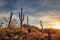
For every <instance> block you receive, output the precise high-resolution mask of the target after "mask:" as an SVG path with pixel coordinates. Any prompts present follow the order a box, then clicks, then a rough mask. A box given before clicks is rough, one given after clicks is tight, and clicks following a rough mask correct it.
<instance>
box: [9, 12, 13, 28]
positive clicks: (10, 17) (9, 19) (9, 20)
mask: <svg viewBox="0 0 60 40" xmlns="http://www.w3.org/2000/svg"><path fill="white" fill-rule="evenodd" d="M12 15H13V13H12V12H11V15H10V19H9V24H8V28H9V27H10V25H11V20H12Z"/></svg>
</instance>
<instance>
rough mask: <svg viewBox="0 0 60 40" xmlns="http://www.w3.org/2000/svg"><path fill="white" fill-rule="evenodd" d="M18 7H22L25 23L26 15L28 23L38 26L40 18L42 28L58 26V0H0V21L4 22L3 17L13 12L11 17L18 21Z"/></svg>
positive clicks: (59, 11) (59, 19) (59, 18)
mask: <svg viewBox="0 0 60 40" xmlns="http://www.w3.org/2000/svg"><path fill="white" fill-rule="evenodd" d="M20 8H23V14H24V15H25V20H24V23H26V16H29V24H30V25H34V26H37V27H39V28H40V23H39V21H40V20H41V21H42V23H43V26H44V28H59V27H58V26H59V25H60V0H0V22H1V21H3V22H4V20H3V17H9V16H10V13H11V12H13V13H14V16H13V18H15V19H17V21H18V23H19V19H18V13H19V12H20ZM4 23H5V22H4ZM58 24H59V25H58Z"/></svg>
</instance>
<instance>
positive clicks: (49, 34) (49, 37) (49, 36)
mask: <svg viewBox="0 0 60 40" xmlns="http://www.w3.org/2000/svg"><path fill="white" fill-rule="evenodd" d="M48 40H51V33H50V30H49V29H48Z"/></svg>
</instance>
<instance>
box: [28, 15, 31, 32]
mask: <svg viewBox="0 0 60 40" xmlns="http://www.w3.org/2000/svg"><path fill="white" fill-rule="evenodd" d="M28 22H29V20H28V16H27V26H28V32H29V33H30V32H31V30H30V26H29V23H28Z"/></svg>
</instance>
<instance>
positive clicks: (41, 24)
mask: <svg viewBox="0 0 60 40" xmlns="http://www.w3.org/2000/svg"><path fill="white" fill-rule="evenodd" d="M40 25H41V29H42V31H43V25H42V21H41V20H40Z"/></svg>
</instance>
